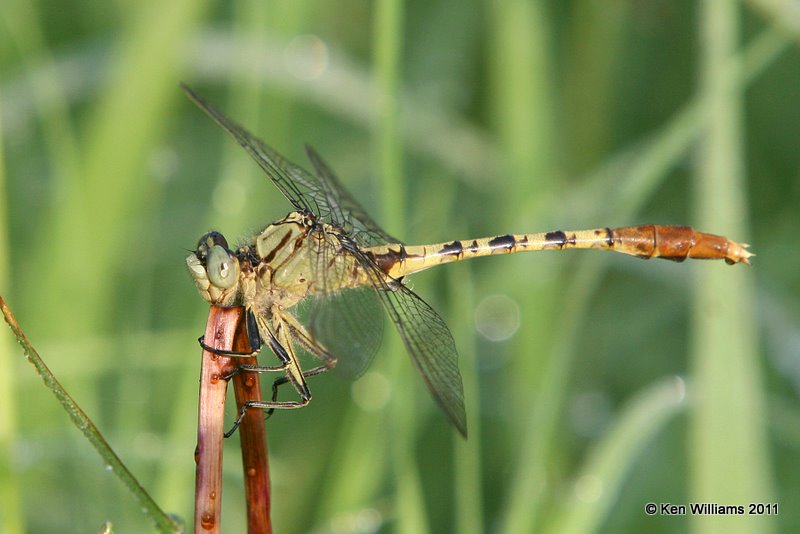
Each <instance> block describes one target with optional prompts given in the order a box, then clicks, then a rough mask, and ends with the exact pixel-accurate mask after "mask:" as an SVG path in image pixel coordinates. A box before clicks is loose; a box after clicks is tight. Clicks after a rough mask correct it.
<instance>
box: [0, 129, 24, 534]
mask: <svg viewBox="0 0 800 534" xmlns="http://www.w3.org/2000/svg"><path fill="white" fill-rule="evenodd" d="M2 132H3V125H2V122H0V288H7V287H9V285H10V281H11V277H10V265H9V262H8V258H9V257H10V254H9V253H10V248H9V241H8V226H7V221H8V205H7V204H6V166H5V151H4V147H3V136H2ZM0 368H2V369H7V370H10V369H14V368H15V366H14V362H13V361H12V357H11V339H10V338H9V337H8V336H7V335H6V334H5V333H4V334H0ZM12 377H13V373H11V372H4V373H0V502H2V503H3V515H2V517H0V531H3V532H6V533H8V534H21V533H22V532H24V531H25V526H24V522H23V514H22V501H21V499H20V492H19V487H20V486H19V480H18V476H17V475H16V473H15V469H16V468H15V465H14V454H13V452H14V449H13V444H14V440H15V439H16V437H17V421H16V418H17V414H16V408H17V403H16V392H17V389H16V387H15V386H14V380H12Z"/></svg>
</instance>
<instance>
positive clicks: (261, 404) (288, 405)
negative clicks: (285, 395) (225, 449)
mask: <svg viewBox="0 0 800 534" xmlns="http://www.w3.org/2000/svg"><path fill="white" fill-rule="evenodd" d="M284 379H285V378H284ZM285 380H288V379H285ZM309 402H311V395H310V394H309V396H308V397H307V398H303V399H301V400H299V401H257V400H249V401H246V402H244V403H242V407H241V408H240V409H239V416H238V417H237V418H236V421H234V423H233V426H232V427H231V428H230V430H228V431H227V432H225V434H223V436H225V437H226V438H229V437H231V436H232V435H233V433H234V432H236V429H237V428H239V425H241V424H242V421H243V420H244V416H245V414H246V413H247V410H249V409H250V408H257V409H259V410H264V411H266V412H267V414H268V415H267V417H269V415H271V414H272V412H273V411H274V410H275V409H276V408H277V409H281V410H292V409H295V408H302V407H303V406H305V405H307V404H308V403H309Z"/></svg>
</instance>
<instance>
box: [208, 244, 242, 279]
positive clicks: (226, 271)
mask: <svg viewBox="0 0 800 534" xmlns="http://www.w3.org/2000/svg"><path fill="white" fill-rule="evenodd" d="M206 272H207V273H208V280H209V281H210V282H211V283H212V284H214V285H215V286H217V287H218V288H221V289H228V288H230V287H233V285H234V284H236V281H237V280H238V279H239V261H238V260H237V259H236V257H235V256H233V255H232V254H231V253H230V252H228V249H227V248H225V247H223V246H221V245H213V246H211V247H210V248H209V249H208V256H207V257H206Z"/></svg>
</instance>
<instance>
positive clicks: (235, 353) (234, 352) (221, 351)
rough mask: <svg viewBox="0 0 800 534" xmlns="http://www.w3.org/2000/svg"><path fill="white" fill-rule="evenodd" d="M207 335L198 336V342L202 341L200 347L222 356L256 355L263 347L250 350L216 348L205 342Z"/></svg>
mask: <svg viewBox="0 0 800 534" xmlns="http://www.w3.org/2000/svg"><path fill="white" fill-rule="evenodd" d="M205 338H206V336H200V337H199V338H197V342H198V343H200V347H202V348H203V350H204V351H206V352H210V353H211V354H219V355H220V356H245V357H247V356H255V355H256V354H258V353H259V352H261V347H259V348H257V349H256V350H253V351H250V352H242V351H238V350H224V349H215V348H214V347H212V346H210V345H206V343H205Z"/></svg>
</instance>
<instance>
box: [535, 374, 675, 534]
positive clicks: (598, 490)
mask: <svg viewBox="0 0 800 534" xmlns="http://www.w3.org/2000/svg"><path fill="white" fill-rule="evenodd" d="M685 397H686V390H685V384H684V383H683V381H679V380H678V379H665V380H662V381H660V382H658V383H655V384H653V385H651V386H649V387H647V388H645V389H643V390H642V391H641V392H640V393H638V394H637V395H635V396H634V397H632V398H631V399H630V400H629V401H628V403H627V405H626V406H625V407H624V408H623V409H622V410H621V412H620V413H619V416H618V417H617V418H616V421H615V422H614V425H613V426H612V427H611V428H610V429H609V430H608V432H606V433H605V435H604V436H603V438H602V440H600V441H599V442H598V443H596V444H595V446H594V447H593V450H592V451H591V452H590V453H589V454H588V456H587V458H586V459H585V464H584V466H583V468H581V469H580V470H578V472H577V474H576V475H575V478H574V482H573V484H574V487H573V489H572V490H571V491H570V492H569V493H570V494H571V497H569V498H568V499H567V500H566V501H565V502H564V503H563V504H562V506H561V508H560V510H559V511H558V512H557V513H556V515H555V517H554V518H553V519H552V522H551V523H550V525H549V527H548V528H547V530H545V532H548V533H549V534H572V533H574V534H582V533H585V532H598V531H599V530H600V527H601V526H602V523H603V520H604V518H605V517H606V516H608V514H609V513H610V511H611V508H612V506H613V505H614V503H615V502H616V500H617V498H618V497H619V494H620V492H621V491H622V490H623V487H624V484H625V480H626V478H627V476H628V474H629V473H630V470H631V468H632V466H633V464H634V463H635V461H636V459H637V458H638V457H639V456H640V454H641V453H642V452H643V451H644V450H645V449H646V448H647V447H649V446H650V444H651V443H652V442H653V440H654V439H655V438H656V435H657V434H658V433H659V432H660V431H661V430H662V429H663V428H664V427H665V426H666V425H667V424H668V423H669V422H670V421H671V420H672V419H673V417H674V416H675V415H676V414H677V413H678V412H679V411H681V410H682V409H684V408H685V407H686V401H685ZM645 502H646V500H643V501H642V505H644V504H645Z"/></svg>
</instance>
